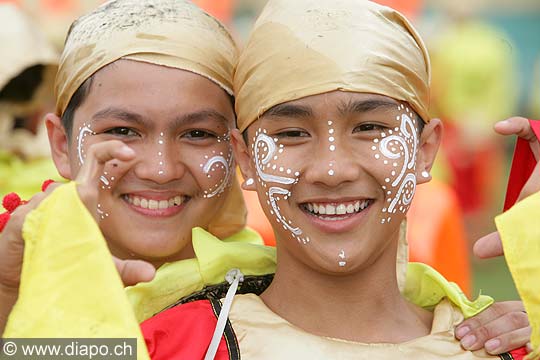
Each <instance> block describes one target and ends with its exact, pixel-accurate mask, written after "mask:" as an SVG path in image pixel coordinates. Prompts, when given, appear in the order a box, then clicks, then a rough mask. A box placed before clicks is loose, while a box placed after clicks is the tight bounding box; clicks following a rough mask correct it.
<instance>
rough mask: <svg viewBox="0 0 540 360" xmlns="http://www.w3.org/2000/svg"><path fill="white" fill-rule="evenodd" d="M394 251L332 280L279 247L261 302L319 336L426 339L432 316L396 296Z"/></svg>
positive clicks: (393, 340) (392, 340) (390, 340)
mask: <svg viewBox="0 0 540 360" xmlns="http://www.w3.org/2000/svg"><path fill="white" fill-rule="evenodd" d="M396 244H397V242H396ZM396 251H397V246H394V248H393V249H392V250H391V251H385V252H384V253H383V254H382V255H381V256H379V257H378V258H377V259H376V260H375V261H374V262H372V263H370V264H369V265H366V267H364V268H361V269H359V270H358V271H351V273H349V274H345V275H341V274H340V275H335V274H326V273H322V272H320V270H316V269H313V268H312V267H310V266H308V265H306V264H304V263H302V262H299V261H298V259H295V258H293V257H291V256H290V254H289V253H287V252H284V251H279V247H278V258H279V262H278V266H277V269H276V275H275V277H274V281H273V282H272V284H271V285H270V287H269V288H268V289H267V290H266V291H265V292H264V293H263V294H262V295H261V298H262V300H263V301H264V302H265V303H266V305H267V306H268V307H269V308H270V309H271V310H272V311H274V312H275V313H276V314H278V315H279V316H281V317H283V318H284V319H286V320H287V321H289V322H290V323H292V324H293V325H295V326H297V327H299V328H301V329H303V330H305V331H307V332H309V333H312V334H315V335H319V336H326V337H331V338H338V339H344V340H349V341H357V342H364V343H380V342H385V343H401V342H405V341H409V340H412V339H415V338H418V337H421V336H425V335H428V334H429V332H430V329H431V322H432V315H431V313H429V312H427V311H425V310H423V309H421V308H419V307H416V306H415V305H412V304H410V303H409V302H408V301H407V300H405V299H404V298H403V296H402V295H401V293H400V292H399V289H398V284H397V279H396V265H395V263H396V260H395V259H396ZM389 264H390V265H389ZM366 324H369V326H366Z"/></svg>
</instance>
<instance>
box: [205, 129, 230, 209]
mask: <svg viewBox="0 0 540 360" xmlns="http://www.w3.org/2000/svg"><path fill="white" fill-rule="evenodd" d="M217 142H218V143H222V142H227V144H228V145H227V153H226V154H225V153H224V152H222V151H220V152H219V153H218V152H216V151H212V155H214V156H212V157H209V156H205V159H207V161H206V163H204V164H200V167H201V168H202V170H203V173H204V174H205V175H206V177H207V178H208V179H211V178H212V177H213V175H212V174H213V173H215V172H216V170H218V169H222V170H223V172H224V175H223V176H219V177H217V178H218V182H217V183H216V184H215V185H213V186H211V187H210V188H209V189H207V190H205V191H204V192H203V198H205V199H209V198H213V197H214V196H219V195H221V194H222V193H223V192H224V191H225V189H226V188H227V187H229V186H230V185H231V184H232V181H231V180H232V173H233V155H232V147H231V145H230V136H229V134H228V133H227V135H225V136H222V137H218V139H217ZM214 176H215V175H214Z"/></svg>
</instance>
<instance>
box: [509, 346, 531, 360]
mask: <svg viewBox="0 0 540 360" xmlns="http://www.w3.org/2000/svg"><path fill="white" fill-rule="evenodd" d="M509 354H510V355H512V358H513V359H514V360H523V359H525V357H527V348H526V347H525V346H524V347H520V348H519V349H516V350H512V351H510V352H509Z"/></svg>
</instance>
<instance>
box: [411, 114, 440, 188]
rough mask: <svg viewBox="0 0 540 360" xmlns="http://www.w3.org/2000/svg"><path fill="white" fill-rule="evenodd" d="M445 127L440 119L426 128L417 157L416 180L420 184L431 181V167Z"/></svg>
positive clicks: (433, 120)
mask: <svg viewBox="0 0 540 360" xmlns="http://www.w3.org/2000/svg"><path fill="white" fill-rule="evenodd" d="M442 132H443V125H442V122H441V120H440V119H432V120H431V121H430V122H429V123H428V124H426V125H425V126H424V130H422V135H421V136H420V144H419V147H418V154H417V157H416V159H417V160H416V179H417V183H418V184H423V183H426V182H428V181H430V180H431V173H430V171H431V167H432V166H433V162H434V161H435V156H436V155H437V151H438V150H439V145H440V144H441V136H442Z"/></svg>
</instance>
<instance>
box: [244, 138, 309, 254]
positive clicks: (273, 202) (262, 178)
mask: <svg viewBox="0 0 540 360" xmlns="http://www.w3.org/2000/svg"><path fill="white" fill-rule="evenodd" d="M277 140H278V139H273V138H271V137H270V136H268V135H267V131H266V130H263V129H258V130H257V132H256V133H255V137H254V139H253V142H252V145H251V148H252V150H253V157H254V159H255V168H256V170H257V179H258V181H259V182H260V183H261V185H262V186H263V187H264V188H265V189H267V191H266V192H265V195H266V196H267V197H268V200H267V201H266V203H267V204H268V205H270V206H271V207H272V210H270V214H271V215H272V216H274V217H275V220H276V222H277V223H280V224H281V225H282V226H283V229H285V230H287V231H289V232H290V233H291V236H292V237H293V238H294V239H296V240H297V241H298V242H300V243H302V244H307V243H309V241H310V240H309V237H307V236H304V234H303V231H302V230H301V229H300V228H299V227H295V226H293V224H292V222H291V221H290V220H287V218H286V217H285V216H283V215H282V213H281V209H280V207H279V203H278V202H279V201H280V200H281V199H282V198H283V199H284V200H287V199H288V198H289V197H290V196H291V192H290V191H289V190H288V189H286V188H284V187H281V186H269V184H268V183H277V184H280V185H289V186H292V185H295V184H296V183H298V178H299V176H300V172H299V171H293V170H292V169H290V168H287V169H286V168H285V167H283V166H278V164H275V163H272V161H276V160H278V158H279V156H278V154H282V153H283V150H284V146H283V145H279V147H278V145H277ZM278 148H279V150H278ZM276 153H277V154H276ZM265 169H272V170H276V171H279V172H280V173H286V174H292V173H293V172H294V176H295V177H294V178H292V177H287V176H281V175H274V174H269V173H267V172H265Z"/></svg>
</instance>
